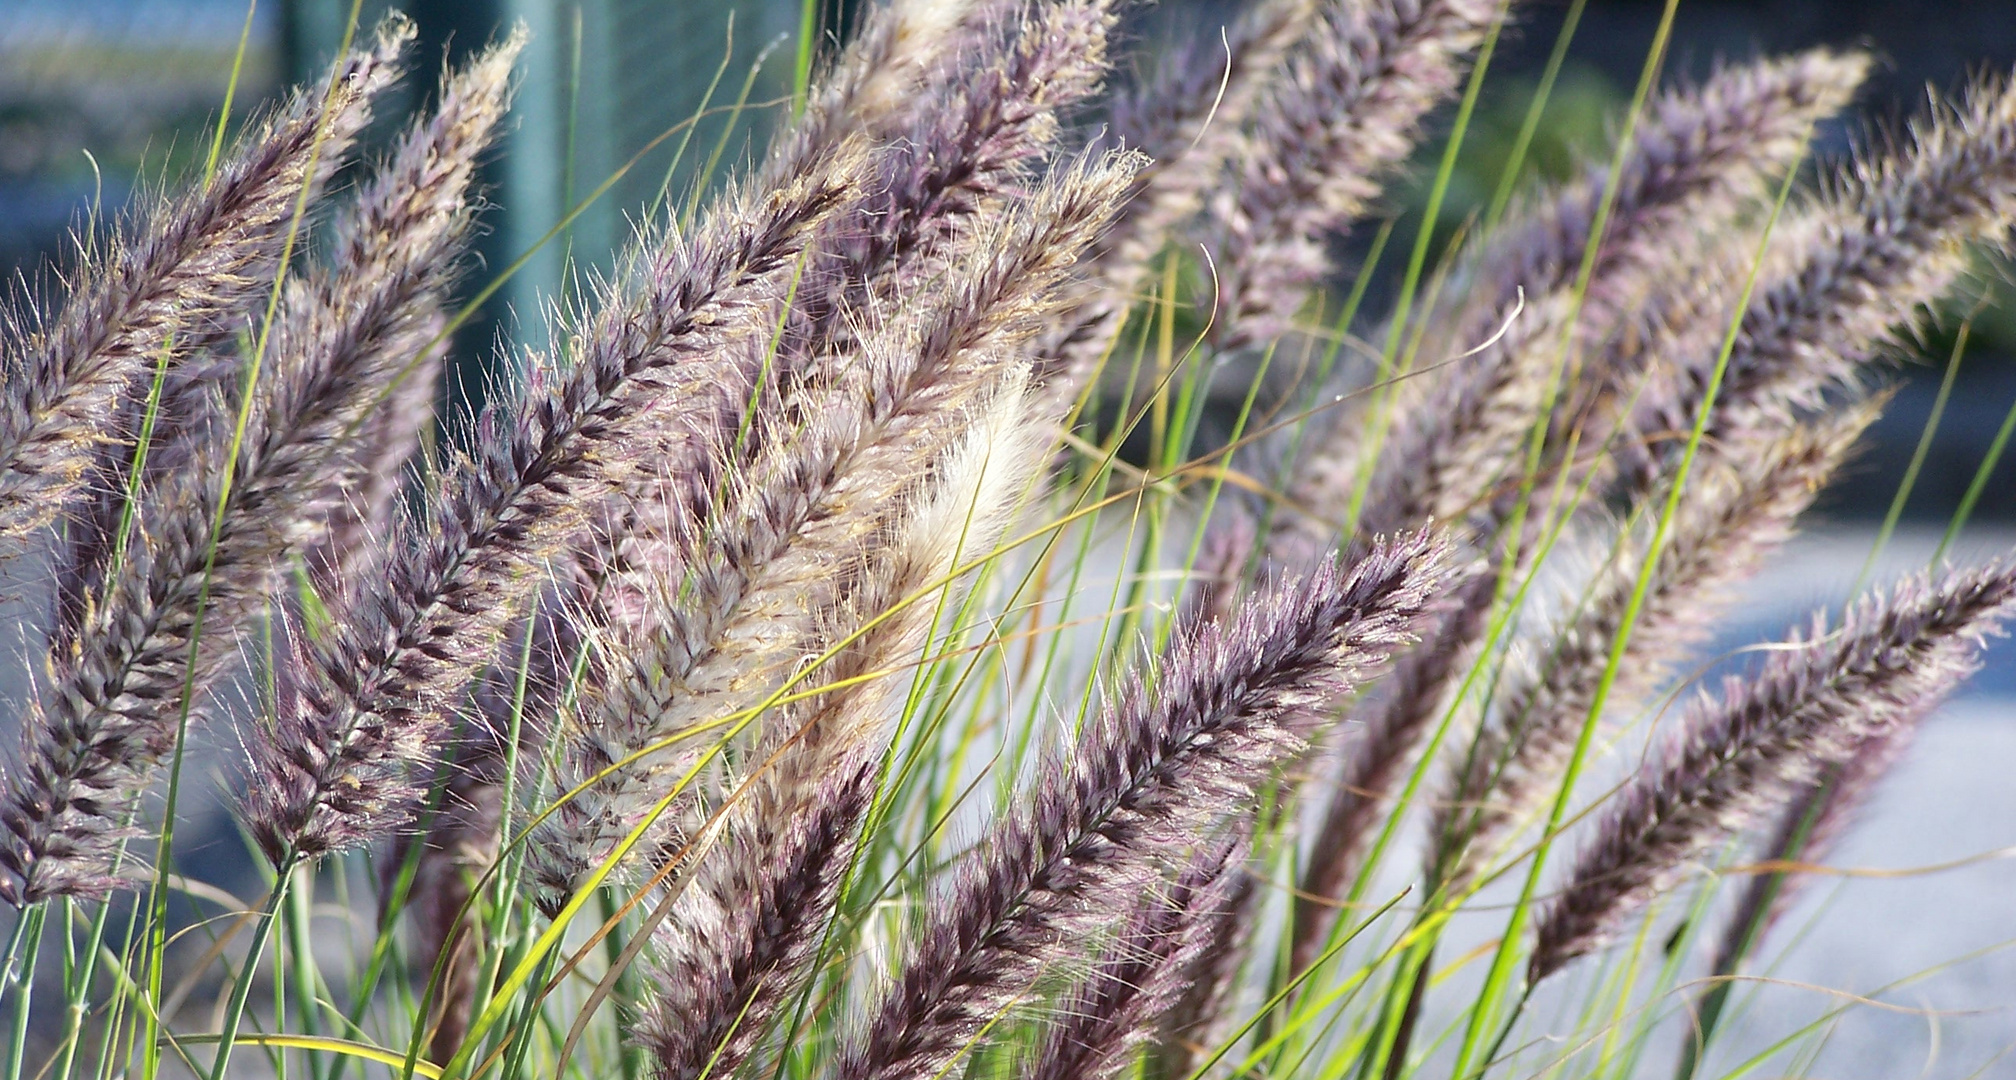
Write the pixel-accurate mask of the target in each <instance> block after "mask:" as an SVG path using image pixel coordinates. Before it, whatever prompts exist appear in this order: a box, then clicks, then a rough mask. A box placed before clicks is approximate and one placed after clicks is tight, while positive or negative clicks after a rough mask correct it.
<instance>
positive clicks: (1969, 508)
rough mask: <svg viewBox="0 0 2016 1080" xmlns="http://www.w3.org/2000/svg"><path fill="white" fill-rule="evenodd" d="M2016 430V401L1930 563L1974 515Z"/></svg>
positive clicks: (1937, 557)
mask: <svg viewBox="0 0 2016 1080" xmlns="http://www.w3.org/2000/svg"><path fill="white" fill-rule="evenodd" d="M2011 431H2016V403H2012V404H2011V405H2010V406H2009V413H2008V415H2006V416H2004V417H2003V418H2002V428H2001V430H1999V431H1997V432H1996V433H1995V441H1994V442H1992V443H1990V444H1989V445H1988V454H1987V456H1986V457H1983V458H1982V459H1981V464H1980V465H1979V466H1978V467H1976V468H1975V470H1974V480H1973V482H1972V483H1969V484H1968V485H1967V494H1965V495H1963V496H1961V498H1960V507H1959V509H1957V510H1955V511H1953V520H1952V521H1950V522H1948V523H1947V525H1946V535H1944V536H1941V537H1940V538H1939V547H1938V549H1937V550H1935V551H1933V552H1932V565H1934V566H1937V565H1939V560H1941V559H1943V558H1945V557H1946V551H1947V549H1949V548H1951V547H1952V546H1953V541H1954V540H1956V539H1958V538H1959V536H1960V529H1961V528H1962V527H1963V526H1965V525H1966V524H1967V519H1968V518H1970V517H1972V516H1974V504H1975V503H1977V502H1979V501H1981V492H1982V491H1983V490H1984V489H1985V488H1987V486H1988V478H1989V477H1991V476H1993V475H1995V466H1996V464H1998V463H1999V462H2000V461H2001V460H2002V451H2003V449H2004V448H2005V447H2007V446H2008V445H2009V435H2010V432H2011Z"/></svg>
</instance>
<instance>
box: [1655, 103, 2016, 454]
mask: <svg viewBox="0 0 2016 1080" xmlns="http://www.w3.org/2000/svg"><path fill="white" fill-rule="evenodd" d="M1810 214H1811V218H1810V221H1809V222H1808V223H1807V224H1806V226H1805V227H1803V228H1799V229H1795V230H1793V231H1792V233H1791V234H1790V235H1789V236H1788V238H1787V240H1788V242H1789V244H1791V245H1796V246H1793V247H1792V248H1791V249H1790V250H1789V251H1788V252H1787V253H1786V255H1785V256H1784V258H1785V260H1786V264H1787V265H1786V267H1785V269H1784V270H1783V271H1782V272H1781V273H1779V274H1778V275H1776V280H1773V281H1769V282H1765V283H1761V284H1760V287H1759V289H1758V291H1757V293H1756V295H1755V296H1754V297H1753V298H1752V299H1751V302H1750V306H1749V308H1748V309H1747V310H1746V311H1744V312H1743V314H1742V321H1741V323H1740V325H1739V326H1738V328H1737V337H1736V341H1735V346H1734V349H1733V351H1732V353H1731V355H1730V358H1729V362H1728V373H1727V375H1726V376H1725V377H1724V379H1723V384H1722V387H1721V392H1720V395H1719V397H1718V399H1717V404H1716V408H1715V412H1714V414H1713V416H1711V417H1710V422H1709V427H1708V430H1707V432H1706V435H1707V438H1709V439H1711V440H1715V441H1721V442H1730V441H1735V440H1740V439H1742V438H1743V437H1744V436H1745V434H1746V433H1748V432H1751V431H1755V430H1758V429H1760V428H1761V429H1767V430H1768V429H1769V428H1770V427H1772V426H1773V425H1774V424H1780V423H1783V422H1784V421H1785V420H1787V419H1789V418H1791V417H1795V416H1797V415H1798V414H1799V413H1800V412H1801V411H1802V410H1810V409H1812V408H1815V407H1817V406H1819V405H1820V404H1821V403H1822V400H1821V399H1822V395H1824V394H1825V393H1826V392H1827V391H1828V390H1829V389H1831V388H1833V387H1835V386H1838V385H1840V384H1842V383H1852V382H1854V381H1855V380H1856V379H1857V378H1858V377H1859V372H1860V369H1861V367H1862V365H1864V364H1866V363H1867V362H1868V361H1869V360H1871V359H1873V358H1874V357H1875V356H1876V355H1877V354H1878V353H1879V352H1880V351H1881V350H1882V348H1883V347H1884V346H1885V345H1887V344H1889V343H1891V342H1892V341H1895V340H1897V339H1898V338H1899V337H1902V336H1905V335H1908V334H1909V333H1910V332H1911V331H1913V330H1915V329H1917V328H1918V327H1919V326H1920V325H1921V320H1922V319H1923V318H1924V310H1923V309H1924V306H1925V305H1928V304H1930V303H1932V302H1933V301H1935V300H1937V299H1938V298H1939V297H1940V296H1942V295H1944V294H1945V293H1946V292H1947V291H1948V290H1949V289H1950V288H1951V287H1952V286H1953V284H1954V283H1955V282H1956V281H1957V280H1958V279H1959V277H1960V275H1961V273H1962V271H1963V270H1964V269H1965V267H1966V259H1967V245H1968V244H1970V243H1980V244H1985V245H1990V246H1996V247H2000V246H2003V245H2006V244H2007V243H2008V240H2009V230H2010V227H2011V224H2012V222H2016V87H2012V86H2011V84H2010V83H2009V81H2008V80H2006V79H1989V80H1984V81H1982V82H1980V83H1978V84H1976V85H1975V86H1973V87H1972V88H1970V90H1969V91H1968V92H1967V94H1966V95H1965V97H1964V98H1963V99H1962V100H1960V101H1959V102H1951V103H1949V102H1940V101H1935V102H1934V106H1933V112H1932V114H1931V116H1930V117H1928V118H1925V119H1922V120H1919V121H1917V122H1915V123H1914V124H1913V126H1912V127H1911V129H1910V130H1909V131H1908V133H1906V134H1905V135H1904V136H1900V137H1899V138H1897V139H1896V140H1894V141H1893V145H1892V148H1891V149H1889V150H1888V151H1887V152H1885V153H1882V154H1879V155H1875V156H1872V157H1869V158H1868V159H1866V160H1864V161H1861V162H1859V163H1856V164H1854V165H1851V166H1848V167H1846V168H1844V169H1843V170H1842V171H1841V172H1839V173H1838V174H1836V175H1835V176H1834V177H1833V178H1832V181H1831V183H1830V184H1829V185H1828V187H1827V188H1826V189H1824V190H1823V192H1822V193H1821V194H1820V195H1819V196H1817V197H1816V199H1815V202H1814V205H1813V207H1812V209H1811V211H1810ZM1717 344H1718V345H1719V339H1718V341H1717ZM1655 355H1656V354H1655ZM1715 360H1716V355H1715V353H1714V352H1713V351H1712V350H1696V351H1695V352H1694V353H1693V354H1692V355H1682V356H1674V357H1672V358H1671V362H1672V363H1673V364H1674V369H1673V370H1672V371H1671V372H1670V374H1669V375H1668V377H1667V379H1666V380H1664V381H1662V382H1661V383H1658V384H1655V392H1653V393H1649V394H1647V395H1646V396H1645V398H1644V399H1643V400H1641V401H1640V403H1639V405H1638V409H1637V412H1636V414H1635V415H1634V417H1633V422H1634V424H1635V426H1636V428H1637V430H1639V431H1640V432H1645V433H1658V432H1669V431H1686V430H1688V429H1689V428H1691V427H1692V423H1691V420H1692V416H1693V413H1694V411H1695V410H1696V409H1698V408H1699V406H1700V402H1701V401H1702V399H1703V397H1704V395H1705V393H1706V389H1707V384H1708V381H1709V378H1710V375H1711V374H1712V372H1713V369H1714V367H1715ZM1673 445H1675V444H1674V443H1673V442H1669V443H1668V446H1669V447H1671V446H1673ZM1668 456H1670V454H1669V455H1668Z"/></svg>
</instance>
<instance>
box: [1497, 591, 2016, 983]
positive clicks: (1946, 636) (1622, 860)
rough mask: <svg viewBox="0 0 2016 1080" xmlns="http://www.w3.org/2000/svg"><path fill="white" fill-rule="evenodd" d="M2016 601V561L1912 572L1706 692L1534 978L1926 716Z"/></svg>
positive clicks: (1578, 867) (1539, 935)
mask: <svg viewBox="0 0 2016 1080" xmlns="http://www.w3.org/2000/svg"><path fill="white" fill-rule="evenodd" d="M2012 604H2016V570H2012V569H2011V567H2010V566H2009V565H2008V564H2007V563H2002V564H1991V565H1989V566H1985V567H1981V568H1978V569H1973V570H1965V571H1959V572H1955V573H1951V574H1948V575H1946V576H1945V577H1943V578H1940V579H1938V580H1936V581H1935V580H1928V579H1926V578H1924V577H1918V578H1912V579H1908V580H1906V581H1904V582H1901V583H1900V584H1898V585H1897V586H1896V587H1895V588H1894V589H1892V590H1891V592H1890V593H1889V594H1888V595H1887V596H1876V597H1870V598H1867V599H1865V600H1863V601H1860V602H1858V603H1857V604H1855V605H1854V606H1853V607H1852V608H1850V609H1849V612H1848V614H1847V615H1846V617H1844V618H1843V619H1842V621H1841V625H1840V626H1838V627H1835V628H1833V629H1832V630H1830V629H1829V628H1828V627H1827V625H1826V624H1825V622H1824V621H1821V620H1818V619H1816V621H1815V623H1814V625H1813V627H1812V629H1811V630H1810V631H1808V632H1807V633H1805V634H1803V635H1802V634H1795V635H1793V636H1792V637H1790V638H1789V639H1787V641H1786V643H1785V645H1786V648H1785V649H1784V650H1783V651H1777V652H1772V653H1770V654H1769V657H1768V659H1767V660H1766V661H1765V662H1764V663H1763V664H1762V665H1761V666H1760V668H1759V670H1758V671H1757V672H1756V674H1755V675H1753V676H1750V677H1749V678H1734V677H1732V678H1731V679H1730V680H1728V682H1727V684H1726V685H1725V687H1724V689H1723V692H1722V694H1721V696H1720V697H1719V698H1703V699H1702V700H1700V701H1698V702H1697V703H1696V704H1695V705H1694V706H1693V707H1692V708H1690V709H1689V710H1688V711H1687V714H1686V716H1685V717H1684V718H1683V719H1682V721H1681V723H1682V728H1681V737H1680V739H1679V740H1678V741H1677V742H1676V744H1675V745H1674V746H1673V747H1671V748H1670V749H1669V750H1668V752H1667V753H1666V755H1665V756H1664V760H1663V762H1662V763H1660V764H1658V765H1656V766H1654V767H1652V768H1650V769H1648V770H1647V771H1646V772H1643V773H1641V774H1639V776H1638V777H1637V778H1635V779H1634V780H1633V781H1632V782H1631V783H1630V784H1629V785H1628V786H1626V788H1625V789H1624V791H1623V792H1622V793H1621V794H1620V795H1619V796H1618V797H1617V801H1616V803H1615V804H1614V805H1613V806H1612V807H1611V808H1610V809H1609V810H1608V811H1607V812H1605V813H1604V815H1603V817H1602V819H1601V820H1600V821H1599V822H1598V824H1597V826H1596V831H1595V836H1594V838H1593V839H1592V841H1591V842H1590V844H1589V846H1588V848H1587V849H1586V850H1585V851H1584V852H1583V854H1582V856H1581V857H1580V859H1578V860H1577V862H1576V864H1575V868H1574V871H1573V873H1572V874H1571V876H1570V878H1569V881H1568V884H1567V885H1566V886H1565V887H1564V888H1563V889H1562V890H1561V892H1560V893H1559V894H1558V896H1557V897H1556V898H1555V899H1554V900H1553V901H1552V902H1551V903H1549V904H1548V905H1547V907H1546V909H1545V911H1544V913H1543V914H1542V916H1541V917H1540V919H1539V922H1538V924H1537V928H1536V935H1535V946H1534V951H1533V956H1532V959H1531V961H1530V962H1529V964H1528V967H1527V978H1528V981H1529V982H1534V983H1537V982H1539V981H1541V980H1543V979H1545V978H1547V977H1548V976H1549V975H1552V974H1553V973H1554V972H1556V971H1559V970H1560V969H1561V968H1562V967H1563V966H1564V965H1566V964H1567V963H1568V962H1569V961H1571V960H1573V959H1575V958H1576V957H1579V956H1583V955H1585V954H1587V953H1590V952H1592V951H1594V950H1596V949H1598V948H1601V947H1602V946H1603V945H1604V944H1605V943H1606V942H1607V941H1608V940H1609V939H1610V936H1611V935H1612V933H1613V932H1614V931H1615V928H1616V927H1617V925H1618V923H1619V922H1620V921H1621V920H1623V919H1624V918H1626V917H1627V916H1628V915H1630V914H1632V913H1633V912H1635V911H1637V910H1638V909H1639V908H1640V907H1641V906H1642V905H1643V904H1644V903H1645V902H1646V901H1647V900H1648V899H1649V898H1650V897H1651V896H1653V895H1654V894H1655V893H1657V892H1659V891H1661V890H1662V889H1665V888H1667V887H1669V886H1670V885H1672V884H1673V882H1674V881H1675V880H1677V879H1678V878H1679V877H1680V876H1681V875H1682V874H1683V873H1684V872H1685V868H1686V866H1687V864H1688V863H1690V862H1691V861H1693V860H1695V859H1697V858H1699V857H1700V856H1701V855H1702V854H1704V853H1705V852H1707V851H1708V850H1709V849H1711V848H1712V847H1713V846H1714V845H1715V844H1717V843H1719V842H1721V841H1723V840H1725V839H1727V838H1728V837H1729V836H1730V835H1731V834H1733V833H1737V832H1740V831H1742V830H1744V829H1747V828H1749V827H1750V826H1751V825H1753V824H1754V823H1755V822H1757V820H1758V819H1759V818H1760V817H1761V816H1762V815H1763V814H1765V813H1768V812H1769V811H1770V810H1771V809H1772V808H1773V807H1775V806H1779V805H1782V804H1783V803H1784V802H1786V801H1788V799H1789V798H1791V797H1792V796H1794V795H1795V794H1796V793H1797V792H1799V791H1800V790H1801V789H1803V788H1805V787H1806V786H1808V785H1810V784H1812V783H1813V782H1814V781H1816V780H1817V779H1819V778H1820V776H1821V775H1822V773H1823V772H1824V771H1825V770H1826V769H1827V768H1828V767H1829V766H1832V765H1836V764H1839V763H1842V762H1844V761H1847V760H1849V759H1850V758H1851V757H1853V756H1854V754H1855V753H1856V751H1857V750H1858V749H1860V748H1861V747H1862V746H1863V745H1865V744H1866V743H1867V741H1868V740H1869V739H1871V738H1875V737H1883V736H1887V735H1890V734H1894V733H1896V732H1898V731H1900V730H1902V729H1903V728H1904V727H1905V726H1907V725H1909V724H1910V723H1911V722H1912V721H1913V720H1914V719H1915V718H1917V717H1918V716H1921V715H1923V713H1924V712H1925V710H1927V709H1928V708H1930V707H1931V706H1932V705H1933V704H1936V703H1937V702H1938V701H1940V700H1941V699H1943V698H1944V697H1945V696H1946V695H1947V694H1949V693H1951V692H1952V690H1953V688H1954V687H1956V686H1958V685H1959V684H1960V682H1961V681H1962V680H1964V679H1966V678H1967V677H1968V676H1969V675H1971V674H1973V673H1974V671H1975V670H1977V669H1978V668H1979V667H1980V650H1981V639H1982V638H1983V637H1984V636H1986V635H1989V634H1995V633H1999V632H2000V628H2001V625H2002V623H2003V621H2004V619H2005V618H2006V617H2007V616H2008V614H2009V611H2010V608H2011V606H2012Z"/></svg>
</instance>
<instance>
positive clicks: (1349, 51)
mask: <svg viewBox="0 0 2016 1080" xmlns="http://www.w3.org/2000/svg"><path fill="white" fill-rule="evenodd" d="M1503 6H1504V5H1503V4H1502V3H1500V2H1499V0H1384V2H1381V3H1373V4H1362V5H1338V6H1336V7H1332V8H1326V9H1325V10H1324V11H1323V12H1322V14H1321V16H1320V17H1319V18H1318V20H1317V23H1316V27H1315V30H1314V32H1313V33H1312V34H1311V35H1310V37H1309V38H1308V39H1306V40H1304V41H1303V42H1301V43H1300V46H1299V48H1298V49H1297V50H1296V51H1295V52H1293V53H1291V54H1290V55H1289V56H1288V58H1287V59H1286V70H1285V71H1284V72H1283V74H1282V77H1281V78H1279V79H1278V80H1276V81H1275V83H1274V84H1273V85H1272V86H1271V87H1270V92H1269V94H1268V95H1267V101H1266V104H1265V106H1264V107H1263V108H1261V109H1260V110H1259V112H1258V115H1257V116H1256V117H1255V121H1254V130H1253V131H1252V132H1251V133H1250V134H1249V135H1248V136H1247V139H1248V141H1249V144H1250V145H1248V146H1247V147H1245V148H1244V152H1243V153H1242V154H1241V158H1242V161H1241V163H1240V165H1239V167H1238V169H1237V170H1236V177H1237V178H1236V182H1235V183H1234V184H1232V185H1231V189H1230V191H1229V192H1228V193H1227V194H1226V197H1225V200H1224V205H1223V206H1221V207H1217V208H1215V209H1216V212H1215V213H1214V215H1213V216H1214V219H1215V220H1214V228H1215V231H1214V233H1213V238H1214V240H1213V245H1212V246H1213V247H1214V248H1215V249H1216V250H1215V257H1214V259H1213V264H1214V266H1215V267H1216V270H1217V280H1218V304H1217V319H1216V322H1215V324H1214V326H1215V329H1216V333H1217V339H1218V340H1217V343H1218V345H1219V347H1221V348H1224V349H1240V348H1246V347H1250V346H1253V345H1256V344H1262V343H1265V342H1267V341H1271V340H1273V339H1275V338H1277V337H1279V336H1280V335H1281V334H1282V333H1284V332H1286V331H1287V330H1288V329H1289V327H1290V322H1291V320H1292V319H1293V318H1294V316H1295V313H1296V312H1297V311H1298V310H1300V308H1301V307H1302V303H1303V301H1304V300H1305V299H1306V298H1307V296H1308V294H1309V289H1310V288H1311V287H1312V286H1313V285H1314V284H1315V283H1316V282H1317V281H1318V280H1319V279H1321V278H1322V277H1323V275H1324V273H1325V272H1327V271H1328V269H1329V260H1328V258H1327V257H1326V256H1325V254H1324V251H1323V242H1324V240H1325V238H1326V237H1327V235H1328V234H1329V233H1330V232H1332V231H1333V230H1336V229H1339V228H1341V227H1343V226H1344V225H1346V224H1348V223H1349V222H1350V221H1351V220H1352V219H1353V218H1356V217H1358V216H1359V215H1360V214H1361V213H1363V211H1364V210H1365V208H1366V205H1367V204H1368V203H1369V201H1370V200H1371V199H1372V198H1373V197H1374V196H1375V195H1377V193H1378V191H1379V185H1378V182H1377V181H1378V178H1379V177H1380V175H1381V174H1383V173H1385V172H1386V171H1388V170H1390V169H1392V168H1394V167H1395V166H1397V165H1399V164H1400V162H1401V161H1403V160H1404V159H1405V158H1406V156H1407V154H1408V152H1409V151H1411V150H1412V149H1413V146H1414V138H1415V129H1416V127H1417V126H1418V125H1419V124H1420V122H1421V120H1422V118H1423V117H1424V116H1425V115H1426V114H1427V112H1428V110H1429V109H1431V108H1433V107H1434V106H1435V105H1436V104H1438V103H1439V102H1441V101H1442V100H1443V99H1444V98H1446V97H1448V96H1449V95H1451V94H1452V93H1454V92H1455V90H1456V88H1457V86H1458V85H1459V84H1460V82H1461V79H1462V70H1463V59H1464V57H1465V56H1466V55H1468V54H1469V53H1470V51H1471V50H1473V49H1475V48H1476V47H1477V46H1478V44H1479V43H1480V42H1482V40H1483V39H1484V35H1485V34H1486V32H1487V31H1488V30H1489V29H1490V27H1491V25H1492V23H1493V21H1494V20H1495V19H1496V18H1497V17H1498V15H1499V12H1500V9H1501V8H1502V7H1503Z"/></svg>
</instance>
